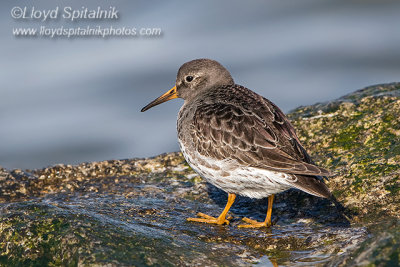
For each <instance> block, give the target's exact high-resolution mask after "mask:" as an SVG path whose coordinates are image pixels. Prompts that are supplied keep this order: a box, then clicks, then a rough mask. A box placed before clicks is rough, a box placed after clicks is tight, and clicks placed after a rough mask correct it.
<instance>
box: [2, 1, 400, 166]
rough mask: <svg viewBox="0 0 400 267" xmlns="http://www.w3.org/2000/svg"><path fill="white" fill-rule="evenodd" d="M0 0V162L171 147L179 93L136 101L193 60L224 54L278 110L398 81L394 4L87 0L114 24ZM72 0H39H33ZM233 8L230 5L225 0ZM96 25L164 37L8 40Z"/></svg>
mask: <svg viewBox="0 0 400 267" xmlns="http://www.w3.org/2000/svg"><path fill="white" fill-rule="evenodd" d="M16 5H18V6H23V5H27V6H31V5H32V4H31V2H30V1H18V3H17V2H13V1H7V2H6V1H3V2H1V4H0V6H1V9H0V14H1V16H0V22H1V24H0V25H1V26H0V34H1V35H0V39H1V48H0V57H1V61H0V124H1V125H2V128H1V131H0V165H2V166H4V167H7V168H40V167H44V166H47V165H51V164H55V163H78V162H82V161H95V160H105V159H112V158H132V157H147V156H152V155H156V154H159V153H163V152H170V151H177V150H178V146H177V141H176V130H175V120H176V114H177V112H178V110H179V107H180V105H181V104H182V100H174V101H171V102H168V103H165V104H163V105H161V106H158V107H156V108H154V109H152V110H150V111H148V112H146V113H140V109H141V108H142V107H143V106H144V105H145V104H147V103H148V102H149V101H151V100H153V99H154V98H155V97H157V96H159V95H160V94H161V93H163V92H165V91H166V90H168V89H170V88H171V87H172V86H173V85H174V82H175V75H176V72H177V69H178V68H179V66H180V65H181V64H182V63H184V62H186V61H188V60H191V59H194V58H200V57H208V58H213V59H216V60H218V61H220V62H221V63H222V64H223V65H225V66H226V67H227V68H228V69H229V70H230V71H231V73H232V76H233V77H234V79H235V80H236V82H237V83H239V84H242V85H245V86H247V87H249V88H250V89H252V90H254V91H256V92H258V93H260V94H262V95H264V96H265V97H267V98H269V99H271V100H272V101H273V102H275V103H276V104H278V105H279V106H280V107H281V108H282V109H283V110H284V111H289V110H290V109H292V108H295V107H297V106H299V105H307V104H313V103H315V102H318V101H326V100H330V99H334V98H337V97H339V96H341V95H344V94H346V93H349V92H351V91H354V90H355V89H358V88H362V87H365V86H368V85H372V84H377V83H384V82H393V81H399V80H400V49H399V47H400V34H399V33H400V16H398V14H399V11H400V2H397V1H378V0H376V1H317V0H307V1H301V2H299V1H294V0H292V1H285V2H282V1H278V0H275V1H268V2H263V1H256V2H252V3H251V4H249V3H247V2H246V3H245V2H243V1H219V2H215V1H211V0H209V1H201V2H200V1H197V2H190V3H189V2H181V1H169V2H164V1H151V3H150V2H148V1H130V2H128V1H112V2H110V1H105V0H101V1H99V0H96V1H95V0H92V1H85V6H87V7H89V8H95V7H97V6H101V7H104V8H108V7H109V6H110V5H112V6H116V8H117V9H118V10H120V14H121V18H120V19H119V20H118V21H111V22H110V21H107V20H103V21H99V22H87V21H80V22H76V23H70V24H68V23H67V22H66V21H64V20H59V21H56V22H49V23H40V22H35V21H30V22H21V21H16V20H14V19H12V18H11V16H10V10H11V8H12V7H13V6H16ZM68 5H71V6H73V7H76V8H79V7H80V6H81V5H82V4H81V3H80V2H79V1H54V0H51V1H50V0H48V1H43V0H39V1H35V7H37V8H54V7H56V6H60V7H64V6H68ZM227 5H229V6H227ZM42 24H44V25H48V26H54V25H64V24H65V25H78V26H85V25H88V24H94V25H96V24H101V25H104V26H107V25H112V26H116V27H118V26H127V27H160V28H162V30H163V35H162V36H161V37H152V38H146V37H137V38H109V39H100V38H75V39H66V38H59V39H56V40H50V39H46V38H16V37H13V36H12V28H13V27H17V26H20V27H21V26H25V27H27V26H33V25H35V26H38V25H42Z"/></svg>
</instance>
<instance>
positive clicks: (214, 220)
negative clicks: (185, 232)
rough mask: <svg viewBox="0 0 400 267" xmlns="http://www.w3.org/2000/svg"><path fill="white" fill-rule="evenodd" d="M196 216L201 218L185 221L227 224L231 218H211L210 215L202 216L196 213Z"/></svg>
mask: <svg viewBox="0 0 400 267" xmlns="http://www.w3.org/2000/svg"><path fill="white" fill-rule="evenodd" d="M197 216H199V217H201V218H187V219H186V220H187V221H189V222H202V223H212V224H219V225H222V224H229V220H230V219H232V217H231V216H229V217H228V218H225V216H224V217H221V216H220V217H218V218H215V217H212V216H210V215H207V214H204V213H201V212H199V213H197Z"/></svg>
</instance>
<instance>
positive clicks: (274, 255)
mask: <svg viewBox="0 0 400 267" xmlns="http://www.w3.org/2000/svg"><path fill="white" fill-rule="evenodd" d="M399 115H400V84H399V83H395V84H387V85H379V86H372V87H368V88H365V89H363V90H359V91H357V92H355V93H353V94H350V95H347V96H344V97H342V98H340V99H338V100H335V101H332V102H329V103H322V104H316V105H313V106H308V107H300V108H298V109H296V110H294V111H293V112H292V113H290V114H289V116H290V118H291V119H292V122H293V124H294V125H295V127H296V129H297V131H298V134H299V138H300V139H301V141H302V142H303V144H304V145H305V147H306V148H307V150H308V151H310V153H311V154H312V156H313V158H314V159H315V160H316V161H317V162H318V164H320V165H322V166H324V167H326V168H329V169H330V170H331V171H333V172H335V174H336V176H334V177H333V178H330V179H329V180H327V183H328V185H329V187H330V189H331V190H333V193H334V195H335V196H336V197H337V199H338V200H339V201H341V202H342V203H343V204H344V206H346V207H347V208H349V209H351V210H352V211H354V213H355V214H357V215H356V216H354V217H353V220H352V221H350V222H347V223H349V224H346V223H345V222H344V221H343V219H342V218H340V216H339V215H340V214H339V213H338V212H337V211H336V208H335V207H334V206H333V205H332V204H331V203H330V202H329V201H327V200H324V199H320V198H317V197H313V196H310V195H307V194H305V193H303V192H300V191H298V190H289V191H287V192H284V193H282V194H279V195H278V196H277V200H276V203H275V204H274V215H273V218H275V220H277V219H278V217H279V220H278V222H277V224H276V225H274V226H273V227H272V228H270V229H256V230H254V229H251V230H248V229H246V230H245V229H237V227H236V226H237V225H238V224H240V223H241V218H242V217H245V216H249V215H251V216H253V217H254V216H255V219H261V218H262V217H264V216H265V210H266V201H265V200H249V199H246V198H240V197H239V198H238V200H237V202H236V203H235V204H234V206H233V207H232V210H231V214H232V215H233V219H232V221H231V224H230V225H229V226H210V225H202V224H197V223H187V222H186V221H185V219H186V218H187V217H191V216H193V215H194V214H195V213H196V210H201V211H204V212H206V213H208V214H212V215H218V213H219V211H220V210H221V209H222V208H223V205H224V204H225V201H226V196H225V193H223V192H221V191H219V190H218V189H216V188H215V187H212V186H209V185H207V184H206V183H205V182H204V181H203V180H202V179H200V178H199V177H198V176H197V175H196V174H195V173H194V172H193V171H192V170H191V169H190V167H189V166H188V165H187V164H186V162H185V161H184V159H183V157H182V155H181V154H180V153H170V154H164V155H160V156H157V157H154V158H150V159H132V160H110V161H103V162H92V163H82V164H80V165H77V166H71V165H62V164H61V165H56V166H53V167H49V168H45V169H40V170H26V171H22V170H13V171H8V170H5V169H3V168H0V265H9V266H15V265H26V266H46V265H48V266H52V265H57V266H58V265H71V266H77V265H107V266H108V265H111V266H116V265H123V266H131V265H163V266H164V265H166V266H175V265H206V266H224V265H237V266H247V265H252V264H256V263H260V264H264V263H265V262H266V260H267V261H268V258H270V259H272V260H274V261H276V262H277V263H278V264H279V265H283V266H296V265H304V264H305V263H307V264H312V265H327V266H343V265H346V264H347V265H348V264H361V265H363V264H368V263H372V264H375V265H376V266H384V265H385V264H391V263H393V262H396V260H397V261H398V255H399V247H398V244H399V242H400V237H399V235H398V234H397V233H398V232H399V230H400V227H399V226H398V219H399V206H400V202H399V191H400V184H399V173H400V168H399V161H400V158H399V155H400V153H399V152H400V147H399V144H400V142H399V141H400V140H399V137H400V131H399V129H400V125H399V120H398V118H399V117H400V116H399ZM388 222H393V223H392V224H391V225H390V226H388V227H386V226H387V224H388ZM350 225H351V226H350ZM371 247H372V249H370V248H371ZM396 255H397V256H396ZM396 257H397V258H396Z"/></svg>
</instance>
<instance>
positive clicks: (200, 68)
mask: <svg viewBox="0 0 400 267" xmlns="http://www.w3.org/2000/svg"><path fill="white" fill-rule="evenodd" d="M233 84H234V81H233V79H232V76H231V75H230V73H229V72H228V70H227V69H225V68H224V67H223V66H222V65H221V64H219V63H218V62H217V61H215V60H211V59H195V60H192V61H189V62H186V63H185V64H183V65H182V66H181V67H180V68H179V71H178V75H177V77H176V82H175V86H174V87H173V88H172V89H171V90H169V91H168V92H166V93H165V94H163V95H162V96H160V97H158V98H157V99H155V100H154V101H152V102H150V103H149V104H148V105H147V106H145V107H144V108H142V110H141V111H142V112H144V111H146V110H148V109H150V108H152V107H154V106H157V105H159V104H161V103H163V102H166V101H168V100H171V99H174V98H182V99H184V100H185V101H190V100H191V99H193V98H194V97H195V96H196V95H198V94H199V93H200V92H204V91H208V90H212V89H213V88H217V87H219V86H223V85H233Z"/></svg>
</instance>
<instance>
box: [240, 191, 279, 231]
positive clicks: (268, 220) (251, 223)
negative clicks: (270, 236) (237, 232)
mask: <svg viewBox="0 0 400 267" xmlns="http://www.w3.org/2000/svg"><path fill="white" fill-rule="evenodd" d="M273 203H274V195H270V196H269V197H268V211H267V217H266V218H265V221H263V222H258V221H256V220H252V219H249V218H243V221H245V222H247V223H248V224H241V225H239V227H242V228H259V227H270V226H271V225H272V221H271V216H272V204H273Z"/></svg>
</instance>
